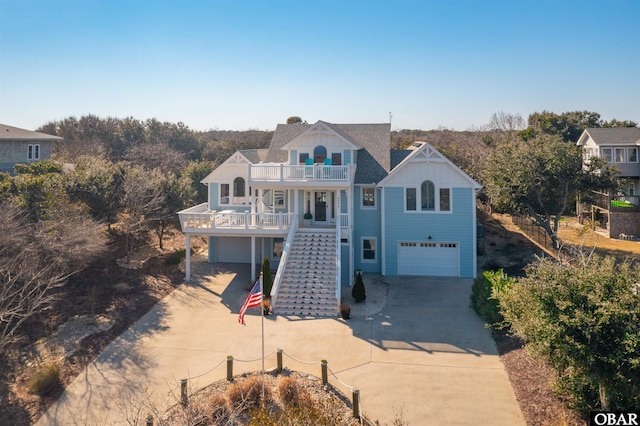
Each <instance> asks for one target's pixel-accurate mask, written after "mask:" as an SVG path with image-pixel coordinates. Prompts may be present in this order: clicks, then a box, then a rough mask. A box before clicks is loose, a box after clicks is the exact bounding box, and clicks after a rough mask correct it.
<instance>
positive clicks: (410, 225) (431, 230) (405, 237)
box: [383, 184, 476, 278]
mask: <svg viewBox="0 0 640 426" xmlns="http://www.w3.org/2000/svg"><path fill="white" fill-rule="evenodd" d="M437 186H438V185H437V184H436V187H437ZM384 191H385V195H384V198H385V223H384V224H383V230H384V232H385V241H384V243H385V246H384V252H385V258H386V265H385V266H386V271H385V275H398V273H399V271H398V244H399V243H400V242H402V241H417V242H420V241H421V242H453V243H457V244H459V247H458V249H459V256H460V276H461V277H465V278H474V277H475V276H476V271H475V265H476V263H475V256H476V252H475V247H476V245H475V235H476V234H475V221H474V220H472V218H473V217H475V193H474V190H473V188H452V193H451V206H452V208H453V211H452V212H451V213H422V212H415V213H414V212H411V213H405V212H404V206H405V196H404V187H387V188H384ZM429 236H431V240H429Z"/></svg>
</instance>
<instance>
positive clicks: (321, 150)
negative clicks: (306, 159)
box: [313, 145, 327, 164]
mask: <svg viewBox="0 0 640 426" xmlns="http://www.w3.org/2000/svg"><path fill="white" fill-rule="evenodd" d="M326 159H327V148H325V147H324V146H322V145H318V146H316V147H315V148H314V149H313V162H314V163H316V164H322V163H324V160H326Z"/></svg>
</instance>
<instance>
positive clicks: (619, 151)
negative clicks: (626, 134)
mask: <svg viewBox="0 0 640 426" xmlns="http://www.w3.org/2000/svg"><path fill="white" fill-rule="evenodd" d="M614 152H615V154H616V163H624V148H615V150H614Z"/></svg>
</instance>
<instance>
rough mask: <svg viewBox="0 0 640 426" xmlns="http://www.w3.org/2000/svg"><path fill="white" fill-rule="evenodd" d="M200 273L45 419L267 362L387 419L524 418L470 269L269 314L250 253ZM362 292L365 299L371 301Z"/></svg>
mask: <svg viewBox="0 0 640 426" xmlns="http://www.w3.org/2000/svg"><path fill="white" fill-rule="evenodd" d="M193 276H194V278H193V279H192V281H191V282H189V283H186V284H184V285H182V286H181V287H179V288H178V289H176V290H175V291H174V292H173V293H172V294H171V295H169V296H168V297H166V298H165V299H163V300H162V301H160V302H159V303H158V304H157V305H156V306H155V307H154V308H153V309H152V310H151V311H150V312H148V313H147V314H146V315H145V316H143V317H142V318H141V319H140V320H139V321H138V322H136V323H135V324H134V325H133V326H132V327H131V328H130V329H129V330H127V331H126V332H125V333H123V334H122V335H121V336H120V337H118V338H117V339H116V340H114V341H113V342H112V343H111V344H110V345H109V346H107V348H105V350H104V351H103V352H102V353H101V354H100V355H99V356H98V357H97V358H96V359H95V360H94V362H92V363H91V364H90V365H89V366H88V367H87V368H86V369H85V371H84V372H83V373H82V374H81V375H80V376H78V377H77V378H76V380H75V381H74V382H73V383H72V384H71V385H70V386H69V387H68V388H67V389H66V391H65V392H64V394H63V395H62V397H61V398H60V399H59V400H58V401H57V402H56V403H55V404H53V405H52V406H51V407H50V408H49V410H48V411H47V412H46V413H45V414H44V415H43V416H42V417H41V418H40V419H39V421H38V422H37V424H38V425H69V424H91V425H94V424H100V425H106V424H123V423H127V422H131V421H132V420H133V419H134V418H138V419H139V418H144V417H146V415H147V414H148V413H151V412H154V411H156V410H163V409H165V408H166V407H168V406H169V405H172V404H175V403H176V402H177V400H178V398H179V396H180V380H181V379H183V378H187V379H188V382H187V383H188V385H187V386H188V389H189V392H194V391H196V390H197V389H199V388H202V387H204V386H206V385H207V384H209V383H212V382H215V381H217V380H221V379H224V378H225V377H226V364H227V362H226V361H227V356H228V355H231V356H233V357H234V364H233V365H234V367H233V368H234V371H233V373H234V374H235V375H237V374H241V373H243V372H249V371H256V370H260V369H261V367H262V361H261V357H262V340H263V332H262V329H263V325H264V351H265V356H266V357H265V361H264V362H265V368H266V369H267V370H269V369H273V368H275V366H276V356H275V351H276V350H277V349H278V348H280V349H282V351H283V359H284V366H285V368H289V369H292V370H298V371H304V372H307V373H309V374H313V375H314V376H318V377H320V376H321V367H320V361H321V360H327V361H328V366H329V371H330V374H329V383H330V384H332V385H333V386H335V387H336V388H338V389H339V390H341V391H342V392H343V393H344V394H345V395H346V396H348V397H351V395H352V389H353V388H357V389H358V390H359V393H360V407H361V412H362V413H364V414H365V415H366V416H367V417H368V418H370V419H373V420H379V421H380V423H381V424H392V422H393V420H394V419H395V418H402V419H403V420H404V421H405V423H406V424H409V425H469V424H475V425H518V424H521V425H524V424H525V422H524V420H523V417H522V414H521V412H520V409H519V407H518V403H517V401H516V399H515V396H514V393H513V390H512V388H511V384H510V382H509V379H508V377H507V374H506V372H505V369H504V366H503V365H502V363H501V362H500V360H499V357H498V354H497V351H496V347H495V344H494V342H493V339H492V338H491V333H490V331H489V330H488V329H487V328H486V327H485V326H484V323H483V322H482V321H481V320H480V319H479V318H478V316H477V315H476V314H475V313H474V312H473V310H472V309H471V308H470V307H469V294H470V290H471V284H472V280H469V279H458V278H432V277H419V278H418V277H384V278H383V279H384V281H385V282H387V283H388V296H387V303H386V306H385V307H384V308H383V309H382V311H380V312H379V313H377V314H374V315H372V316H370V317H368V318H359V319H350V320H348V321H344V320H342V319H338V318H329V319H304V318H298V317H284V316H280V315H273V316H269V317H265V319H264V323H263V322H262V320H261V317H260V315H259V312H257V311H258V309H251V310H249V311H248V313H247V315H246V317H245V320H246V322H247V325H246V326H242V325H240V324H238V321H237V318H238V311H239V309H240V306H241V305H242V302H243V301H244V298H245V297H246V295H247V294H248V291H249V289H250V288H251V285H250V283H249V270H248V268H247V267H246V265H235V264H217V265H209V264H206V263H200V264H195V265H194V275H193ZM365 303H366V302H365Z"/></svg>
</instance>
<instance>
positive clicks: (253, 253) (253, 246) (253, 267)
mask: <svg viewBox="0 0 640 426" xmlns="http://www.w3.org/2000/svg"><path fill="white" fill-rule="evenodd" d="M255 280H256V237H255V235H252V236H251V281H255Z"/></svg>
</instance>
